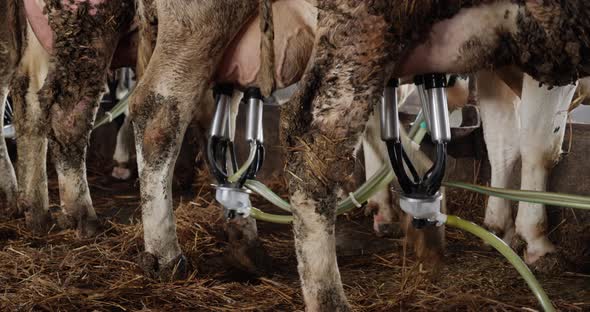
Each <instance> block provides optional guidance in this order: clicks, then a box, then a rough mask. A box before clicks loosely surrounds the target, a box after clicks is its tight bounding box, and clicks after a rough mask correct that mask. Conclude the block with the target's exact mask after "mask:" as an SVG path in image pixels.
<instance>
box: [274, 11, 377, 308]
mask: <svg viewBox="0 0 590 312" xmlns="http://www.w3.org/2000/svg"><path fill="white" fill-rule="evenodd" d="M321 6H322V5H320V10H319V19H318V25H319V29H318V36H317V39H316V47H315V56H314V58H313V64H310V66H309V67H308V70H307V72H306V74H305V75H304V77H303V88H302V89H301V90H300V91H299V92H298V94H297V96H296V97H295V98H294V99H292V100H291V101H290V102H289V103H288V104H286V107H285V108H284V109H283V111H282V114H281V118H282V120H281V128H282V139H283V140H284V141H285V144H286V146H289V147H290V149H291V153H290V155H289V157H288V159H287V162H288V164H287V169H288V173H287V174H286V176H287V177H288V179H289V192H290V199H291V205H292V207H293V216H294V224H293V232H294V235H295V250H296V253H297V260H298V271H299V277H300V279H301V285H302V289H303V297H304V300H305V305H306V309H307V310H308V311H348V310H350V306H349V304H348V302H347V300H346V296H345V294H344V289H343V287H342V282H341V280H340V272H339V270H338V264H337V260H336V246H335V235H334V228H335V221H336V204H337V197H336V194H335V193H336V192H335V190H336V188H337V187H341V186H342V185H344V184H345V183H347V180H349V179H352V175H353V167H354V159H353V155H352V153H353V150H354V146H355V145H356V143H357V142H358V139H359V138H360V136H361V134H362V131H363V129H364V127H365V125H366V122H367V120H368V118H369V113H370V107H371V104H372V103H376V101H378V100H379V98H380V96H381V94H382V92H383V87H384V85H385V83H384V81H385V79H384V76H385V73H384V72H383V71H382V70H383V68H385V66H384V65H385V62H386V54H385V47H384V46H385V42H387V40H386V38H385V29H386V23H385V21H384V20H383V19H382V18H381V17H378V16H374V15H371V14H370V13H369V12H367V8H366V7H365V6H364V5H363V4H361V5H358V3H356V2H355V5H354V6H353V7H354V9H350V7H348V6H345V5H342V6H339V5H326V7H321ZM352 11H354V12H352ZM336 25H337V26H336Z"/></svg>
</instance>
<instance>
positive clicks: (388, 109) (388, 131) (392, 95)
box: [379, 79, 400, 141]
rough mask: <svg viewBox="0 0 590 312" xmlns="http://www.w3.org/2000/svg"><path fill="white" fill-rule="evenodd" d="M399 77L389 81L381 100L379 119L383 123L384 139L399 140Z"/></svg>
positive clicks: (382, 136)
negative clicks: (397, 89)
mask: <svg viewBox="0 0 590 312" xmlns="http://www.w3.org/2000/svg"><path fill="white" fill-rule="evenodd" d="M397 85H398V82H397V79H395V80H391V81H390V82H388V83H387V86H386V87H385V90H384V91H383V96H382V97H381V102H380V103H379V120H380V123H381V139H382V140H383V141H387V140H396V141H399V138H400V135H399V115H398V108H397V92H396V88H397Z"/></svg>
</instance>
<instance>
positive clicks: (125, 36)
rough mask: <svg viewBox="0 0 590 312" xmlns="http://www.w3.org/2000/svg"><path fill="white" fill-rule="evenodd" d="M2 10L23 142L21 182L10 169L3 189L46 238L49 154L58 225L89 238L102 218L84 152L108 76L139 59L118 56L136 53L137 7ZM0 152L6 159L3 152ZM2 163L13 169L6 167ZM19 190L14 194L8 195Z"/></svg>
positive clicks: (89, 4)
mask: <svg viewBox="0 0 590 312" xmlns="http://www.w3.org/2000/svg"><path fill="white" fill-rule="evenodd" d="M3 5H5V6H7V8H6V9H3V10H2V14H3V16H1V19H0V22H2V23H5V24H6V25H3V27H2V31H3V32H2V33H1V36H0V37H1V39H0V40H2V41H1V42H2V43H3V44H4V42H7V43H8V44H7V45H5V46H4V47H6V49H2V51H8V53H7V55H0V61H1V62H2V64H4V62H6V64H7V66H6V67H4V66H3V71H2V72H1V74H2V76H1V79H0V83H1V84H2V85H1V86H0V90H2V91H3V94H2V98H4V97H5V96H6V92H7V91H8V87H9V86H10V92H11V97H12V99H13V101H14V117H15V128H16V133H17V138H18V142H19V143H18V144H17V153H18V163H17V172H18V179H17V181H14V179H13V178H10V177H11V176H13V175H12V174H11V172H12V171H11V170H10V169H6V171H4V172H8V173H9V174H8V175H7V176H6V177H3V179H2V189H3V191H4V193H6V194H7V197H8V199H9V200H10V201H11V202H12V203H11V204H12V205H10V207H17V211H16V212H17V213H19V214H24V215H25V218H26V222H27V226H28V227H30V228H31V229H32V230H34V231H37V232H39V233H44V232H45V233H46V232H47V230H49V229H50V228H51V227H52V225H53V220H52V218H51V216H50V213H49V210H48V194H47V176H46V165H45V164H46V161H45V159H46V153H47V149H48V148H50V149H51V155H52V156H53V163H54V164H55V166H56V170H57V174H58V179H59V186H60V200H61V202H62V206H63V215H62V217H60V218H59V221H60V225H63V226H67V227H70V226H73V227H75V228H76V229H77V230H78V233H79V235H81V236H88V235H92V234H93V233H94V232H95V231H96V226H97V220H96V213H95V212H94V208H93V207H92V201H91V198H90V194H89V190H88V183H87V181H86V168H85V159H86V147H87V144H88V139H89V134H90V130H91V128H92V125H93V122H94V117H95V115H96V112H97V109H98V105H99V101H100V98H101V96H102V94H103V92H104V85H105V81H106V73H107V70H108V69H109V67H110V66H111V65H112V66H113V67H115V68H116V67H120V66H125V65H127V66H128V65H130V64H133V63H134V59H135V58H134V57H131V58H125V57H123V56H129V55H131V54H129V53H120V54H119V56H115V54H116V53H117V51H119V52H121V51H125V50H129V49H132V45H133V40H130V39H129V38H130V37H129V36H130V35H131V34H132V32H130V31H129V30H130V29H132V28H131V25H132V20H133V16H134V9H133V3H132V2H131V1H124V0H122V1H119V0H117V1H100V0H92V1H74V2H70V1H58V0H56V1H41V0H25V1H5V2H4V3H3ZM4 26H6V27H4ZM120 43H121V44H120ZM112 60H116V61H118V62H119V64H116V62H111V61H112ZM4 68H6V70H4ZM0 152H2V157H1V158H2V159H7V158H6V153H5V150H4V149H1V150H0ZM2 165H3V166H5V167H7V168H10V166H9V163H6V161H3V162H2ZM7 177H8V179H7ZM15 182H18V183H15ZM17 185H18V191H17V192H16V196H14V195H11V193H12V194H14V192H12V191H11V190H14V189H16V186H17ZM14 204H15V205H14Z"/></svg>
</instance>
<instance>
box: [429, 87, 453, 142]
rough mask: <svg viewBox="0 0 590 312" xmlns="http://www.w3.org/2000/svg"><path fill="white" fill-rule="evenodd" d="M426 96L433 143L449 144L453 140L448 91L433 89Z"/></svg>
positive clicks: (441, 88)
mask: <svg viewBox="0 0 590 312" xmlns="http://www.w3.org/2000/svg"><path fill="white" fill-rule="evenodd" d="M426 94H427V99H428V101H427V105H428V110H429V112H430V136H431V137H432V141H433V142H435V143H436V142H448V141H450V140H451V127H450V122H449V108H448V105H447V93H446V90H445V89H444V88H443V87H439V88H431V89H427V90H426Z"/></svg>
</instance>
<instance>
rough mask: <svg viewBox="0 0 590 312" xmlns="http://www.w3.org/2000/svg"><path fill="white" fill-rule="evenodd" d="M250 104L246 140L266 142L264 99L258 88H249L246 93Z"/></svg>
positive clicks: (247, 101)
mask: <svg viewBox="0 0 590 312" xmlns="http://www.w3.org/2000/svg"><path fill="white" fill-rule="evenodd" d="M244 96H245V98H246V103H247V105H248V107H247V109H248V116H247V124H246V140H247V141H252V142H254V141H257V142H259V143H263V142H264V137H263V133H264V131H263V127H262V112H263V105H264V102H263V99H262V94H260V89H258V88H248V89H247V90H246V92H245V94H244Z"/></svg>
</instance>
